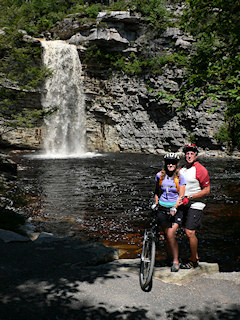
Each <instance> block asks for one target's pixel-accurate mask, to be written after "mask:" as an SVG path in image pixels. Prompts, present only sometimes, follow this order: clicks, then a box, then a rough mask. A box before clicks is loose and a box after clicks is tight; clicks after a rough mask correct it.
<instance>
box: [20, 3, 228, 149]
mask: <svg viewBox="0 0 240 320" xmlns="http://www.w3.org/2000/svg"><path fill="white" fill-rule="evenodd" d="M167 9H168V10H169V11H171V12H174V13H178V14H179V15H180V14H181V10H182V6H181V5H179V4H175V5H169V6H168V7H167ZM50 31H51V33H50V34H49V33H48V34H47V38H48V39H49V37H50V38H51V37H52V38H54V39H60V40H64V41H65V42H66V44H72V48H73V47H74V48H75V49H77V52H78V55H79V58H80V62H79V63H82V72H79V73H78V77H79V82H78V85H79V88H80V91H82V92H83V94H84V97H85V98H84V100H85V103H84V110H85V120H86V122H85V123H86V127H85V129H84V130H86V140H87V142H86V148H87V149H88V150H90V151H95V150H99V151H113V152H119V151H123V152H143V153H162V152H166V151H170V150H171V151H180V150H182V146H183V145H184V144H186V143H189V142H190V141H195V142H196V143H197V144H198V145H199V146H200V148H201V149H202V150H208V149H209V150H212V151H213V152H218V151H222V150H223V151H224V150H225V149H224V146H221V145H219V144H218V142H217V140H216V139H215V134H216V133H217V132H218V130H219V129H220V127H221V125H222V124H223V123H224V113H225V105H224V102H222V101H218V102H216V101H212V100H210V99H207V100H205V101H204V102H202V103H201V104H200V105H198V106H196V107H194V106H193V105H191V103H190V104H189V105H188V106H187V107H186V108H185V110H181V101H179V100H178V99H177V98H176V97H174V98H172V97H173V96H174V95H176V94H177V93H178V91H179V90H180V88H181V85H182V83H183V81H184V75H185V68H184V67H183V66H177V65H176V64H174V63H167V62H166V63H163V64H161V66H160V69H161V70H160V72H158V74H154V73H151V72H150V70H145V71H144V72H143V73H139V74H137V75H136V74H135V75H132V74H130V75H127V74H125V73H123V72H121V71H120V72H114V71H111V72H109V67H110V66H109V65H106V64H105V62H104V61H101V58H95V59H94V57H93V56H94V54H95V51H97V49H98V48H101V49H103V50H105V52H106V53H109V54H112V53H119V54H121V55H123V56H126V57H127V58H128V59H131V55H135V56H136V57H139V56H140V55H141V54H142V53H144V54H145V56H147V57H148V58H149V59H152V58H156V57H163V56H166V55H173V54H181V52H185V53H186V54H189V53H190V52H191V50H192V46H193V44H194V39H193V38H192V37H191V36H190V35H188V34H186V33H183V31H182V30H180V29H179V28H177V27H169V28H167V30H166V31H164V32H163V33H162V34H160V35H159V36H158V37H156V38H152V37H151V33H152V31H151V30H149V29H148V27H147V23H146V21H145V20H144V18H142V17H141V16H139V15H137V14H135V13H133V12H130V11H117V12H100V13H99V15H98V17H97V19H96V20H92V19H91V20H89V19H87V18H84V17H82V15H81V14H72V15H69V16H68V17H67V18H65V19H64V20H63V21H60V22H58V23H57V25H56V26H55V28H53V29H52V30H50ZM45 42H48V41H45ZM56 42H57V41H56ZM91 47H93V48H95V51H93V52H92V57H91V55H90V56H89V52H88V49H89V48H91ZM62 55H63V57H61V58H60V59H57V60H59V63H61V64H63V65H64V62H63V61H64V59H65V58H66V57H67V55H66V54H65V52H64V51H62ZM60 68H62V67H59V66H57V65H56V69H57V72H59V70H60ZM63 73H64V72H63ZM66 82H68V81H67V80H66ZM58 87H61V86H59V85H58ZM61 88H62V92H64V91H66V89H65V87H61ZM67 91H68V90H67ZM73 95H74V97H77V96H78V97H79V100H80V104H82V98H81V95H79V93H76V94H73ZM63 96H64V94H63ZM71 99H72V98H67V100H68V101H71ZM54 100H55V99H53V102H54V103H55V102H56V101H54ZM49 104H50V101H49ZM70 104H71V108H72V112H73V110H74V112H77V111H75V107H74V105H77V104H75V102H74V103H73V102H70ZM43 105H44V102H43ZM214 108H215V112H214V113H212V112H211V110H213V109H214ZM76 110H78V107H76ZM77 118H78V116H75V119H77ZM81 119H83V118H82V117H81ZM70 121H71V120H70ZM65 125H66V123H65V122H64V125H63V127H62V128H63V130H65V129H64V126H65ZM51 127H52V128H53V125H51ZM35 132H37V135H36V136H37V138H38V143H39V144H38V145H37V143H35V144H33V142H32V140H31V139H28V141H29V144H28V145H29V146H30V147H33V148H36V146H39V147H42V131H41V129H39V128H37V130H36V131H35ZM39 132H40V134H39ZM74 135H76V136H78V137H79V138H80V140H81V139H82V136H81V133H76V134H74ZM32 136H33V135H32ZM56 136H59V134H58V133H56ZM20 141H21V139H20ZM44 143H46V139H45V138H44ZM45 148H48V147H46V144H45Z"/></svg>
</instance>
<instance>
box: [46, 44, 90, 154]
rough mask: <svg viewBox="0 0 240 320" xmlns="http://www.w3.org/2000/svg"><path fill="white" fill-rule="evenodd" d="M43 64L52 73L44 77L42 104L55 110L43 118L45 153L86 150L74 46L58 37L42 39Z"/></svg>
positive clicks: (84, 122) (82, 151) (81, 98)
mask: <svg viewBox="0 0 240 320" xmlns="http://www.w3.org/2000/svg"><path fill="white" fill-rule="evenodd" d="M41 43H42V46H43V48H44V50H43V64H44V65H45V66H46V67H47V68H50V69H51V71H52V75H51V76H50V77H49V78H48V79H47V80H46V83H45V90H44V94H43V95H42V106H43V108H44V110H45V111H50V110H51V109H52V108H55V109H57V111H56V112H53V113H52V114H50V115H48V116H46V117H45V119H44V130H43V144H44V150H45V154H46V156H49V157H69V156H70V157H71V156H82V155H84V154H85V152H86V139H85V132H86V119H85V103H84V102H85V99H84V94H83V86H82V76H81V74H82V67H81V62H80V60H79V56H78V52H77V49H76V47H75V46H74V45H70V44H67V43H65V42H64V41H61V40H55V41H42V42H41Z"/></svg>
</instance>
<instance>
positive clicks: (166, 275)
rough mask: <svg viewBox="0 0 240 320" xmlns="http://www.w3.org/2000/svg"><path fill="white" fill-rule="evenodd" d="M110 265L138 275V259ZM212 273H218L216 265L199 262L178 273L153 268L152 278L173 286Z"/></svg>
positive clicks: (166, 268) (167, 268)
mask: <svg viewBox="0 0 240 320" xmlns="http://www.w3.org/2000/svg"><path fill="white" fill-rule="evenodd" d="M112 263H113V264H115V265H118V267H119V269H120V270H123V271H129V272H134V273H139V266H140V259H120V260H118V261H114V262H112ZM212 273H219V266H218V264H217V263H207V262H200V263H199V267H197V268H195V269H188V270H186V269H179V271H178V272H171V270H170V267H155V268H154V278H157V279H159V280H161V281H163V282H167V283H175V284H182V283H183V282H184V283H186V282H187V281H190V280H192V279H193V278H194V277H196V276H199V275H205V274H212Z"/></svg>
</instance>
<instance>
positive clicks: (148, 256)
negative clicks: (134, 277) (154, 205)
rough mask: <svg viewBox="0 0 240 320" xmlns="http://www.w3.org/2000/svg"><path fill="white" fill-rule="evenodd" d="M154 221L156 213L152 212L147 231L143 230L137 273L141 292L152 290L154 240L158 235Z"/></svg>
mask: <svg viewBox="0 0 240 320" xmlns="http://www.w3.org/2000/svg"><path fill="white" fill-rule="evenodd" d="M156 220H157V219H156V212H153V213H152V214H151V217H150V226H149V228H148V229H145V231H144V236H143V246H142V253H141V260H140V273H139V280H140V286H141V289H142V290H143V291H150V290H151V289H152V277H153V270H154V264H155V253H156V240H157V234H158V225H157V221H156Z"/></svg>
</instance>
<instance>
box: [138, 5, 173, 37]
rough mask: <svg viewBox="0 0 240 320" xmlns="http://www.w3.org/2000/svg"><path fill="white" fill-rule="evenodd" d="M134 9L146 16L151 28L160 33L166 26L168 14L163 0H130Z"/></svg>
mask: <svg viewBox="0 0 240 320" xmlns="http://www.w3.org/2000/svg"><path fill="white" fill-rule="evenodd" d="M132 4H133V5H134V7H135V10H136V11H138V12H140V13H142V15H143V16H144V17H146V19H147V21H148V22H149V24H150V26H151V27H152V29H153V30H154V31H155V32H157V33H160V32H162V31H163V30H165V29H166V27H167V21H168V14H167V10H166V7H165V1H164V0H132Z"/></svg>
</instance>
